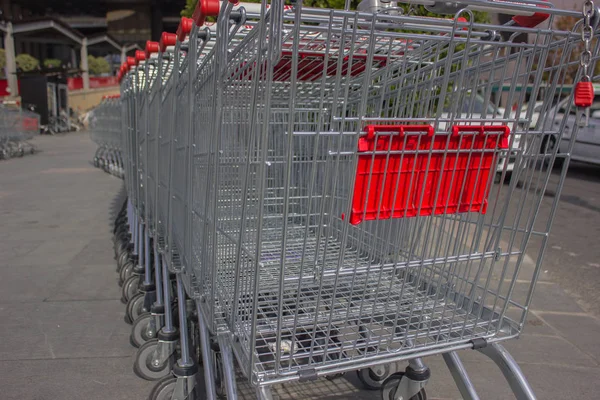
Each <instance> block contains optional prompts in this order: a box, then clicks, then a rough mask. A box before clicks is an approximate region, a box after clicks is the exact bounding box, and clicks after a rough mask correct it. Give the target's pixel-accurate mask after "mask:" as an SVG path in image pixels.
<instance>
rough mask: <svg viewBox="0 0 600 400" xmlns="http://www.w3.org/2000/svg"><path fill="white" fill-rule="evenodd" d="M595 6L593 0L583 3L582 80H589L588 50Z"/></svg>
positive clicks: (590, 52) (590, 55) (589, 53)
mask: <svg viewBox="0 0 600 400" xmlns="http://www.w3.org/2000/svg"><path fill="white" fill-rule="evenodd" d="M594 12H595V8H594V2H593V0H586V2H585V3H583V27H582V28H581V40H582V41H583V44H584V46H585V48H584V50H583V52H582V53H581V60H580V63H581V67H582V68H583V77H582V81H584V82H589V81H590V75H589V73H588V69H589V67H590V64H591V62H592V51H591V50H590V48H591V45H592V36H593V33H594V31H593V29H592V23H591V20H592V17H593V16H594Z"/></svg>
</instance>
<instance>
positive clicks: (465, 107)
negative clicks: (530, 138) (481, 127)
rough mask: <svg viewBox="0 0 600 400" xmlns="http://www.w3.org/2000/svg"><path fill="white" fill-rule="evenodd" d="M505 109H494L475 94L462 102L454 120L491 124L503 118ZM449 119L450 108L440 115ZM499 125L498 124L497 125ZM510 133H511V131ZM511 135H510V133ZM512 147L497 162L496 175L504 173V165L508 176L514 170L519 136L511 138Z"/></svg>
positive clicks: (443, 126) (441, 127)
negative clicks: (481, 121)
mask: <svg viewBox="0 0 600 400" xmlns="http://www.w3.org/2000/svg"><path fill="white" fill-rule="evenodd" d="M504 112H505V109H503V108H496V107H495V106H494V105H493V104H491V103H489V102H486V101H485V99H484V98H483V96H481V95H480V94H476V95H475V96H473V97H472V98H469V99H468V101H464V102H463V103H462V104H461V109H460V115H458V114H456V115H455V116H454V117H455V118H456V119H459V118H460V119H481V118H484V117H485V118H486V120H488V119H489V121H490V122H493V121H494V119H500V118H503V117H504ZM449 117H450V108H448V109H447V110H445V111H444V112H443V113H442V118H449ZM498 124H500V123H498ZM438 129H441V130H444V129H445V124H444V123H440V125H439V127H438ZM511 132H512V131H511ZM511 135H512V133H511ZM511 140H512V146H511V152H510V153H509V156H508V159H507V158H504V157H502V158H500V159H499V160H498V165H497V167H496V173H498V174H500V173H502V171H504V165H505V164H507V165H506V172H507V173H508V174H510V173H511V172H512V171H513V170H514V168H515V161H516V158H517V157H516V156H517V154H518V153H517V151H518V150H519V146H520V142H521V135H514V136H513V137H512V138H511Z"/></svg>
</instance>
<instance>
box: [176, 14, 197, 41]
mask: <svg viewBox="0 0 600 400" xmlns="http://www.w3.org/2000/svg"><path fill="white" fill-rule="evenodd" d="M193 23H194V20H193V19H191V18H186V17H182V18H181V21H180V22H179V26H178V27H177V32H176V33H175V34H176V35H177V39H178V40H179V41H180V42H183V41H184V40H185V38H186V37H187V35H189V34H190V32H191V31H192V24H193Z"/></svg>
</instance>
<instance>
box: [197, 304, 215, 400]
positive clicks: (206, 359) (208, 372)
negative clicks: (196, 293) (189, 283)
mask: <svg viewBox="0 0 600 400" xmlns="http://www.w3.org/2000/svg"><path fill="white" fill-rule="evenodd" d="M196 308H197V309H198V326H199V328H200V346H201V347H202V363H203V364H204V368H203V369H204V381H205V387H206V399H207V400H215V399H216V398H217V392H216V389H215V372H214V368H213V367H212V366H213V357H212V349H211V348H210V333H209V331H208V327H207V326H206V321H204V316H203V315H202V311H201V310H200V303H196Z"/></svg>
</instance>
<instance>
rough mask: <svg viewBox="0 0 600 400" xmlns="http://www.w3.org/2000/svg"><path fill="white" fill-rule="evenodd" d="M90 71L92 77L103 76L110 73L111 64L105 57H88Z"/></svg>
mask: <svg viewBox="0 0 600 400" xmlns="http://www.w3.org/2000/svg"><path fill="white" fill-rule="evenodd" d="M88 71H89V73H90V74H91V75H101V74H106V73H108V72H110V64H109V63H108V61H106V59H104V58H103V57H94V56H88Z"/></svg>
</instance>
